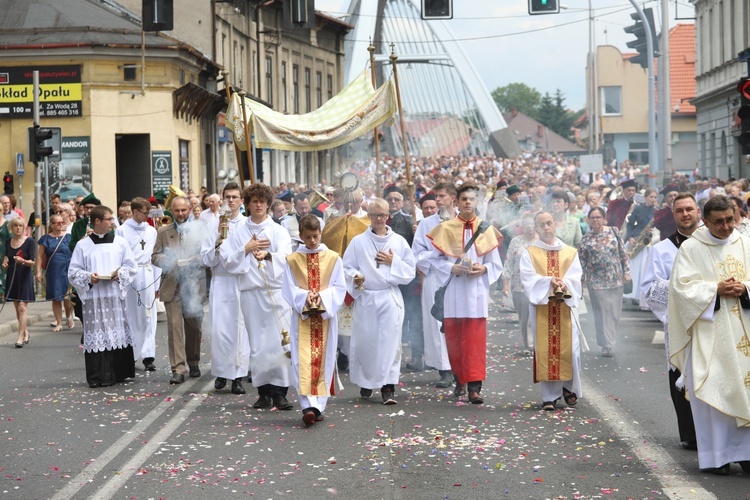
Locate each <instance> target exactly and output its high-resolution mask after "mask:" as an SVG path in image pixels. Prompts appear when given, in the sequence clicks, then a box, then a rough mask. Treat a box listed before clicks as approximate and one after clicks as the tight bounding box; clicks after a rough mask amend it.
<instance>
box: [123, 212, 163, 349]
mask: <svg viewBox="0 0 750 500" xmlns="http://www.w3.org/2000/svg"><path fill="white" fill-rule="evenodd" d="M115 234H116V235H118V236H122V237H123V238H124V239H125V241H127V242H128V244H129V245H130V250H131V251H132V252H133V256H134V258H135V263H136V265H137V266H138V267H137V272H136V275H135V276H134V278H133V283H132V286H130V287H128V294H127V296H126V297H125V302H126V304H127V315H128V324H129V325H130V329H131V330H132V332H133V337H134V339H135V343H134V344H133V356H134V357H135V359H136V360H138V359H146V358H155V357H156V320H157V313H156V302H157V301H156V290H157V289H158V288H159V282H160V281H161V280H160V278H161V269H159V268H158V267H155V266H153V265H152V264H151V254H152V253H153V252H154V245H155V244H156V229H154V228H153V227H152V226H149V225H148V223H146V222H143V223H141V224H138V223H137V222H135V220H133V219H128V220H126V221H125V222H124V223H122V225H120V227H118V228H117V229H116V230H115Z"/></svg>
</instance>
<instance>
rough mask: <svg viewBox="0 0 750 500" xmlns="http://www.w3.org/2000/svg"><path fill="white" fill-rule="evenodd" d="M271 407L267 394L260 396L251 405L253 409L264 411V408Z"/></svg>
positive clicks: (270, 400)
mask: <svg viewBox="0 0 750 500" xmlns="http://www.w3.org/2000/svg"><path fill="white" fill-rule="evenodd" d="M272 406H273V400H272V399H271V396H269V395H268V394H261V395H260V397H259V398H258V400H257V401H256V402H255V403H253V408H257V409H259V410H262V409H265V408H271V407H272Z"/></svg>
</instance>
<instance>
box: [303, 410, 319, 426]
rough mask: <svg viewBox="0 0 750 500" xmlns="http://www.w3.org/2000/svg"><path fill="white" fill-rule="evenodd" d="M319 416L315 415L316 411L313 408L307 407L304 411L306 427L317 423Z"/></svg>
mask: <svg viewBox="0 0 750 500" xmlns="http://www.w3.org/2000/svg"><path fill="white" fill-rule="evenodd" d="M316 419H317V417H316V416H315V412H314V411H312V410H311V409H309V408H308V409H307V410H305V411H303V412H302V422H304V424H305V427H312V426H313V425H315V420H316Z"/></svg>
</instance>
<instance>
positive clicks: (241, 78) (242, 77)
mask: <svg viewBox="0 0 750 500" xmlns="http://www.w3.org/2000/svg"><path fill="white" fill-rule="evenodd" d="M244 81H245V44H244V43H243V44H242V45H240V70H239V84H240V87H242V82H244Z"/></svg>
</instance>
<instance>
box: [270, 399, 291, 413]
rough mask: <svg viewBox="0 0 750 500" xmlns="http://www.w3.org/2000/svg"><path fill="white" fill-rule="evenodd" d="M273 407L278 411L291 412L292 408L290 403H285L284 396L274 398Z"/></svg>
mask: <svg viewBox="0 0 750 500" xmlns="http://www.w3.org/2000/svg"><path fill="white" fill-rule="evenodd" d="M273 405H274V406H275V407H276V408H277V409H279V410H291V409H292V408H294V406H293V405H292V403H290V402H289V401H287V399H286V398H285V397H284V396H274V397H273Z"/></svg>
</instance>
